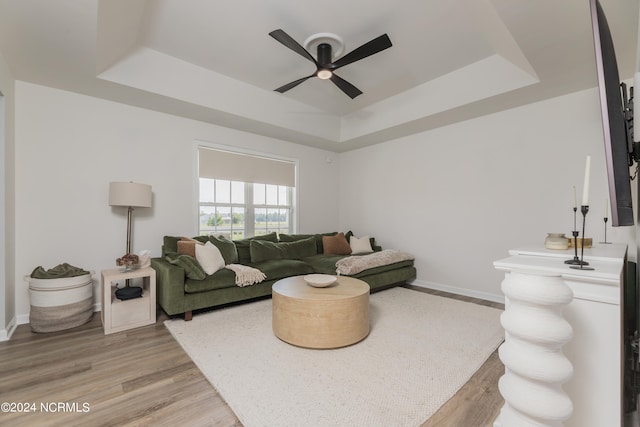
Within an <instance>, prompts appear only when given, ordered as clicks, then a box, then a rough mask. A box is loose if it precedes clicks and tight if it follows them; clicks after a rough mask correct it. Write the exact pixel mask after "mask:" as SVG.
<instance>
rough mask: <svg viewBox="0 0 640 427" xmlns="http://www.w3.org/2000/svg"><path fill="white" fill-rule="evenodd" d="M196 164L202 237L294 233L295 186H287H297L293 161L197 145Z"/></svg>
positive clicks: (238, 236)
mask: <svg viewBox="0 0 640 427" xmlns="http://www.w3.org/2000/svg"><path fill="white" fill-rule="evenodd" d="M198 165H199V169H198V185H199V201H198V209H199V215H198V217H199V219H198V228H199V234H200V235H208V234H214V233H215V234H218V233H219V234H225V235H229V236H230V237H231V238H232V239H242V238H245V237H251V236H257V235H261V234H267V233H271V232H273V231H276V232H279V233H292V232H293V220H292V218H293V212H294V208H295V206H294V203H293V201H294V199H295V198H294V190H295V186H294V185H286V184H293V183H294V182H295V164H294V163H293V162H285V161H282V160H278V159H268V158H264V157H255V156H253V155H245V154H239V153H230V152H226V151H220V150H215V149H211V148H205V147H202V146H200V147H198ZM261 171H262V172H261ZM274 171H275V172H274ZM283 171H284V173H283ZM278 174H279V175H282V176H284V177H285V179H283V178H282V176H280V177H274V175H278ZM243 176H244V178H245V179H246V180H242V178H243ZM238 178H240V179H238ZM261 181H262V182H261Z"/></svg>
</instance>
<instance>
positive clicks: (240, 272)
mask: <svg viewBox="0 0 640 427" xmlns="http://www.w3.org/2000/svg"><path fill="white" fill-rule="evenodd" d="M224 268H227V269H229V270H231V271H233V272H234V273H236V285H238V286H240V287H241V288H243V287H245V286H250V285H255V284H256V283H260V282H262V281H263V280H264V279H266V278H267V275H266V274H264V273H263V272H262V271H260V270H258V269H257V268H253V267H249V266H248V265H242V264H227V265H225V266H224Z"/></svg>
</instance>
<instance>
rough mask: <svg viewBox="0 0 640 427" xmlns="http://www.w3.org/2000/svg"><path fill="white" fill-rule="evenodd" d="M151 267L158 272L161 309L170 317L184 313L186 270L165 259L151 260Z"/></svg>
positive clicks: (158, 294)
mask: <svg viewBox="0 0 640 427" xmlns="http://www.w3.org/2000/svg"><path fill="white" fill-rule="evenodd" d="M151 267H152V268H153V269H154V270H155V271H156V297H157V300H158V304H160V307H162V309H163V310H164V311H165V312H166V313H167V314H169V315H176V314H182V313H184V312H185V306H184V281H185V271H184V269H183V268H182V267H179V266H177V265H173V264H171V263H169V262H168V261H167V260H165V259H164V258H151Z"/></svg>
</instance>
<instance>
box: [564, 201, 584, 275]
mask: <svg viewBox="0 0 640 427" xmlns="http://www.w3.org/2000/svg"><path fill="white" fill-rule="evenodd" d="M576 212H578V207H577V206H574V207H573V231H572V232H571V234H572V235H573V252H574V255H573V259H568V260H566V261H565V262H564V263H565V264H572V265H581V264H582V263H584V265H589V263H588V262H584V261H581V260H580V258H578V235H579V234H580V232H579V231H578V224H577V222H576Z"/></svg>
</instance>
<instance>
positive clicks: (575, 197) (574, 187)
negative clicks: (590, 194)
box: [573, 185, 578, 208]
mask: <svg viewBox="0 0 640 427" xmlns="http://www.w3.org/2000/svg"><path fill="white" fill-rule="evenodd" d="M573 207H574V208H577V207H578V197H577V196H576V186H575V185H574V186H573Z"/></svg>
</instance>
